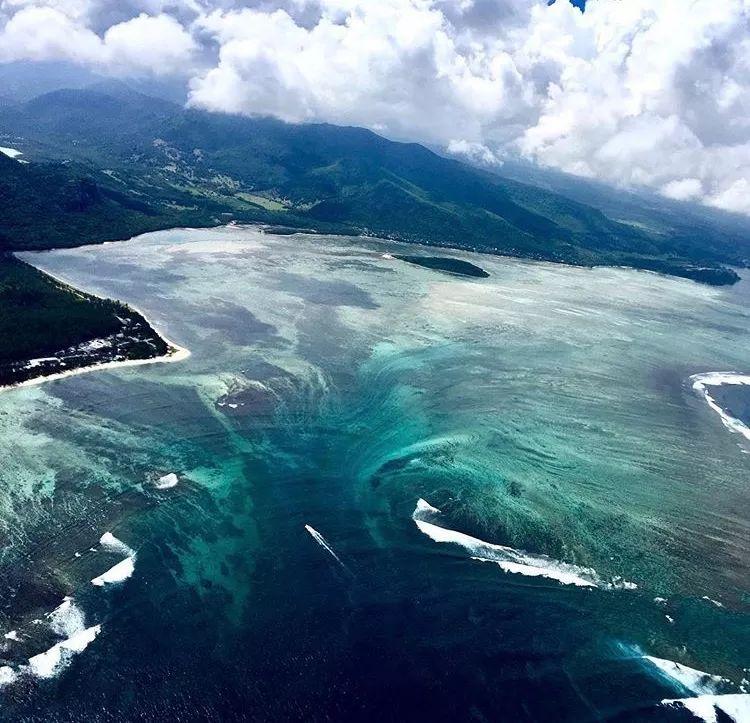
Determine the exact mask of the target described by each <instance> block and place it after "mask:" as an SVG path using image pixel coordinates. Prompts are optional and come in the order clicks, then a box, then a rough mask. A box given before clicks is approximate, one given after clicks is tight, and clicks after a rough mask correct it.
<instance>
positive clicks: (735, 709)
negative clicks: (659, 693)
mask: <svg viewBox="0 0 750 723" xmlns="http://www.w3.org/2000/svg"><path fill="white" fill-rule="evenodd" d="M662 705H664V706H669V707H670V708H678V709H684V710H688V711H690V712H691V713H692V714H693V715H694V716H695V717H696V718H700V719H701V720H703V721H705V722H706V723H717V721H718V719H719V716H718V711H719V710H720V711H721V712H722V713H724V714H725V715H726V716H729V718H730V720H733V721H734V722H735V723H748V721H750V695H749V694H747V693H728V694H725V695H699V696H697V697H695V698H675V699H666V700H663V701H662Z"/></svg>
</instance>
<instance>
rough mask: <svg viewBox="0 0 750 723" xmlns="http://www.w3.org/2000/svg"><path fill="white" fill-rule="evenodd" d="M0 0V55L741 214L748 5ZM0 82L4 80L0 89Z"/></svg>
mask: <svg viewBox="0 0 750 723" xmlns="http://www.w3.org/2000/svg"><path fill="white" fill-rule="evenodd" d="M582 5H583V3H582V2H580V1H578V0H577V1H576V3H575V4H571V2H570V0H556V1H555V2H554V3H552V4H548V2H547V0H0V63H2V62H11V61H18V60H66V61H70V62H73V63H76V64H79V65H81V66H85V67H87V68H90V69H93V70H95V71H97V72H98V73H102V74H108V75H112V76H115V77H122V78H128V77H144V76H156V77H159V78H170V79H171V78H174V79H178V80H181V81H183V82H184V83H185V84H186V86H187V87H188V89H189V93H188V103H189V104H190V105H192V106H194V107H199V108H204V109H207V110H211V111H218V112H230V113H242V114H249V115H252V114H263V115H268V114H270V115H274V116H276V117H278V118H281V119H284V120H287V121H292V122H303V121H326V122H330V123H336V124H342V125H357V126H364V127H367V128H371V129H372V130H374V131H376V132H378V133H381V134H382V135H385V136H387V137H389V138H394V139H399V140H410V141H418V142H423V143H426V144H428V145H431V146H433V147H440V148H444V149H446V150H447V151H448V152H450V153H453V154H455V155H457V156H459V157H464V158H467V159H469V160H472V161H474V162H478V163H483V164H488V165H492V164H501V163H502V162H503V159H504V158H509V157H521V158H524V159H526V160H528V161H531V162H534V163H537V164H539V165H541V166H548V167H553V168H556V169H560V170H562V171H565V172H568V173H573V174H577V175H581V176H586V177H590V178H596V179H599V180H602V181H604V182H608V183H611V184H615V185H621V186H626V187H632V188H648V189H651V190H654V191H656V192H658V193H660V194H662V195H664V196H667V197H669V198H674V199H679V200H686V201H695V202H699V203H704V204H707V205H711V206H715V207H718V208H722V209H725V210H729V211H735V212H740V213H744V214H748V215H750V0H588V2H586V4H585V10H584V9H582V7H581V6H582ZM0 93H1V89H0Z"/></svg>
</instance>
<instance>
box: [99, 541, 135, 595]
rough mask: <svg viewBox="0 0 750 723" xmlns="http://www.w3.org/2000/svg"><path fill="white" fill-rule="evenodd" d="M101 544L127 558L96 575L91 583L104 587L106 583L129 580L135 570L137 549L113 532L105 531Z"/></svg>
mask: <svg viewBox="0 0 750 723" xmlns="http://www.w3.org/2000/svg"><path fill="white" fill-rule="evenodd" d="M99 544H100V545H101V546H102V547H103V548H105V549H106V550H109V551H110V552H117V553H119V554H121V555H125V559H124V560H120V562H118V563H117V564H116V565H114V566H113V567H110V568H109V570H107V571H106V572H103V573H102V574H101V575H98V576H97V577H95V578H94V579H93V580H92V581H91V584H92V585H96V586H97V587H104V586H105V585H112V584H117V583H121V582H124V581H125V580H127V579H128V578H129V577H130V576H131V575H132V574H133V572H134V571H135V558H136V553H135V550H134V549H133V548H132V547H130V546H129V545H126V544H125V543H124V542H123V541H122V540H120V539H118V538H117V537H115V536H114V535H113V534H112V533H111V532H105V533H104V534H103V535H102V536H101V537H100V538H99Z"/></svg>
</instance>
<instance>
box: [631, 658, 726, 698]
mask: <svg viewBox="0 0 750 723" xmlns="http://www.w3.org/2000/svg"><path fill="white" fill-rule="evenodd" d="M643 659H644V660H645V661H647V662H648V663H650V664H651V665H653V666H655V667H656V668H657V670H658V671H659V674H660V675H663V676H665V677H667V678H669V679H670V680H671V681H674V682H675V683H678V684H679V685H681V686H682V687H683V688H685V690H687V691H689V692H691V693H695V694H697V695H704V694H714V693H716V692H717V690H718V689H719V687H720V686H722V685H725V684H728V683H729V682H730V681H729V680H727V679H726V678H722V677H721V676H720V675H712V674H711V673H704V672H703V671H702V670H696V669H695V668H690V667H688V666H687V665H682V663H675V662H674V661H673V660H666V659H664V658H655V657H654V656H653V655H644V656H643Z"/></svg>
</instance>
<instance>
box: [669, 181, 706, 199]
mask: <svg viewBox="0 0 750 723" xmlns="http://www.w3.org/2000/svg"><path fill="white" fill-rule="evenodd" d="M661 193H662V194H663V195H665V196H666V197H667V198H673V199H675V200H676V201H692V200H694V199H696V198H700V197H701V196H702V195H703V184H702V183H701V182H700V179H698V178H680V179H679V180H676V181H670V182H669V183H665V184H664V185H663V186H662V187H661Z"/></svg>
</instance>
